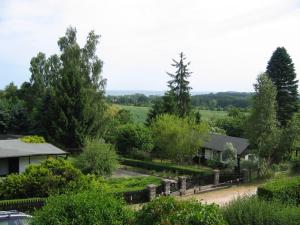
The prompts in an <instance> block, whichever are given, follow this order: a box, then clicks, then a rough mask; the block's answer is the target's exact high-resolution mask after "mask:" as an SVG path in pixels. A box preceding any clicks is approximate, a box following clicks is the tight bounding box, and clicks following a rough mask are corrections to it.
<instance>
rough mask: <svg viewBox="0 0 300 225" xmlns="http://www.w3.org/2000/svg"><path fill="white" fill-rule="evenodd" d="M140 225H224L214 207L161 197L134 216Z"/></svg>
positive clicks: (217, 210) (217, 209)
mask: <svg viewBox="0 0 300 225" xmlns="http://www.w3.org/2000/svg"><path fill="white" fill-rule="evenodd" d="M136 224H140V225H156V224H168V225H197V224H199V225H200V224H201V225H225V224H226V222H225V221H224V219H223V217H222V215H221V213H220V211H219V208H218V207H217V206H216V205H204V204H201V203H198V202H196V201H176V200H175V199H174V198H172V197H161V198H158V199H155V200H154V201H152V202H150V203H148V204H147V205H145V206H144V207H143V208H142V209H141V210H140V211H138V212H137V214H136Z"/></svg>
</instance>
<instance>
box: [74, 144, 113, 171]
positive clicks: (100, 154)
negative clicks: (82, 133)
mask: <svg viewBox="0 0 300 225" xmlns="http://www.w3.org/2000/svg"><path fill="white" fill-rule="evenodd" d="M76 165H77V166H78V168H80V169H81V171H82V172H83V173H92V174H96V175H98V176H110V175H111V174H112V173H113V171H114V170H115V169H116V168H117V167H118V156H117V154H116V152H115V149H114V146H112V145H111V144H106V143H104V142H103V141H102V140H88V141H87V142H86V144H85V147H84V148H83V152H82V153H81V154H80V155H79V157H78V158H77V160H76Z"/></svg>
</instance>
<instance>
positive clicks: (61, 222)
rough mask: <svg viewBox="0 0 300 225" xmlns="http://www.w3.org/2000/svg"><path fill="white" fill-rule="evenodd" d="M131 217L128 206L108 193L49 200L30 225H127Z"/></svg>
mask: <svg viewBox="0 0 300 225" xmlns="http://www.w3.org/2000/svg"><path fill="white" fill-rule="evenodd" d="M131 215H132V213H131V212H130V211H129V210H128V209H127V208H126V207H125V203H124V202H123V201H122V200H120V199H118V198H116V197H114V196H112V195H110V194H108V193H105V192H83V193H80V194H75V195H74V194H64V195H59V196H53V197H50V198H49V199H48V200H47V202H46V206H45V207H44V208H42V209H41V210H39V211H37V212H36V213H35V215H34V217H33V220H32V221H31V223H30V224H31V225H53V224H55V225H71V224H74V225H81V224H82V225H128V224H131V222H130V220H131Z"/></svg>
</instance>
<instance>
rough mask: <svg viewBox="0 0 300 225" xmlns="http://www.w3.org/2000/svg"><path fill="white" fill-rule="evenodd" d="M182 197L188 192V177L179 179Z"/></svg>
mask: <svg viewBox="0 0 300 225" xmlns="http://www.w3.org/2000/svg"><path fill="white" fill-rule="evenodd" d="M179 190H180V195H185V192H186V177H179Z"/></svg>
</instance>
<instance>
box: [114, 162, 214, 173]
mask: <svg viewBox="0 0 300 225" xmlns="http://www.w3.org/2000/svg"><path fill="white" fill-rule="evenodd" d="M120 163H121V164H123V165H126V166H133V167H139V168H143V169H146V170H155V171H158V172H163V171H171V172H174V173H177V174H178V175H192V176H210V175H213V171H212V170H210V169H198V168H192V167H185V166H177V165H173V164H168V163H155V162H148V161H142V160H137V159H128V158H121V159H120Z"/></svg>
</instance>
